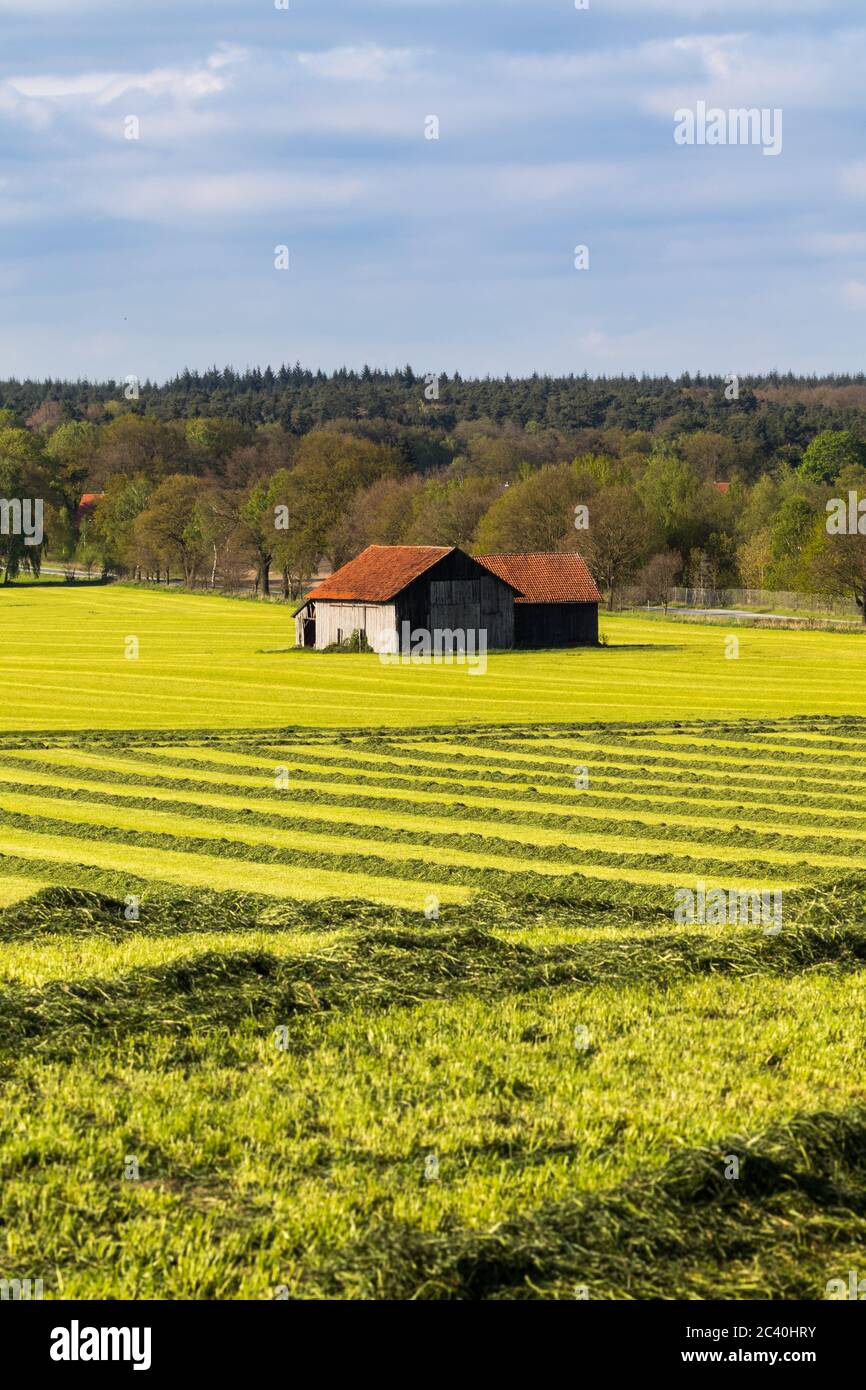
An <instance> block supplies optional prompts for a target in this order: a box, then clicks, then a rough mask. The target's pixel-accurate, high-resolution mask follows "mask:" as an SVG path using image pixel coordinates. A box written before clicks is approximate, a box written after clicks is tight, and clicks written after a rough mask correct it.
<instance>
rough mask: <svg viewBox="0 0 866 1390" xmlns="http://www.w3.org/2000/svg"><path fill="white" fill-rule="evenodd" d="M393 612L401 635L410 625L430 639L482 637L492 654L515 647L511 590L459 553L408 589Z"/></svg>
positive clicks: (400, 595)
mask: <svg viewBox="0 0 866 1390" xmlns="http://www.w3.org/2000/svg"><path fill="white" fill-rule="evenodd" d="M396 607H397V617H398V631H400V632H401V633H402V626H401V625H402V623H403V622H408V623H410V624H411V626H412V628H422V629H424V630H425V631H427V632H430V633H435V632H436V631H439V632H475V633H478V632H486V633H487V639H486V640H487V646H488V648H490V649H494V648H503V647H512V646H513V645H514V595H513V592H512V590H511V589H510V588H509V586H508V585H507V584H504V583H503V582H502V580H501V579H497V577H496V575H494V574H491V573H490V571H489V570H486V569H485V568H484V567H483V565H479V564H478V563H477V561H475V560H473V559H472V557H471V556H470V555H464V554H463V552H462V551H452V553H451V554H450V555H446V556H445V557H444V558H443V559H442V560H441V561H440V562H439V564H438V565H434V566H433V568H432V569H430V570H428V571H427V573H426V574H422V575H421V576H420V578H418V579H416V580H414V581H413V583H411V584H409V585H408V586H407V588H405V589H404V590H403V592H402V594H399V595H398V597H397V602H396ZM475 645H476V647H477V645H478V643H477V639H476V642H475Z"/></svg>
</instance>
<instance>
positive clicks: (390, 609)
mask: <svg viewBox="0 0 866 1390" xmlns="http://www.w3.org/2000/svg"><path fill="white" fill-rule="evenodd" d="M312 608H313V609H314V610H315V619H316V648H317V650H318V651H323V650H324V648H325V647H331V646H334V645H335V643H337V642H345V641H346V639H347V638H348V637H351V636H352V633H353V632H363V633H364V635H365V636H366V638H367V641H368V642H369V644H370V646H371V647H372V648H373V650H374V651H378V650H379V646H378V644H379V642H380V641H381V639H382V638H383V637H384V636H385V634H386V633H387V632H388V631H390V630H393V628H394V627H395V626H396V622H397V617H396V611H395V608H394V604H393V603H329V602H324V601H322V602H319V603H314V604H313V605H312ZM310 611H311V610H310V609H309V608H308V609H302V610H301V612H300V613H299V614H298V616H297V618H296V619H295V624H296V632H297V640H298V644H299V645H303V620H304V618H305V617H308V616H309V615H310Z"/></svg>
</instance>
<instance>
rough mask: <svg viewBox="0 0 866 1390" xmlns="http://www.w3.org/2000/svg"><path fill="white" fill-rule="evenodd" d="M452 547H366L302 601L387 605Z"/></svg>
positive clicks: (447, 553)
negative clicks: (327, 600)
mask: <svg viewBox="0 0 866 1390" xmlns="http://www.w3.org/2000/svg"><path fill="white" fill-rule="evenodd" d="M454 549H455V547H454V546H453V545H368V546H367V549H366V550H362V551H361V554H360V555H356V557H355V559H354V560H350V561H349V562H348V564H346V565H341V566H340V568H339V569H338V570H334V573H333V574H329V575H328V578H327V579H323V580H322V582H321V584H317V585H316V587H315V589H311V590H310V592H309V593H308V594H307V597H306V598H305V599H304V603H305V604H306V603H309V601H310V600H311V599H331V600H333V601H335V602H337V603H387V602H388V600H389V599H391V598H394V596H395V595H396V594H399V593H401V592H402V590H403V589H405V588H406V586H407V584H411V583H412V580H413V579H417V578H418V576H419V575H420V574H423V573H424V571H425V570H429V569H430V567H431V566H432V565H435V564H436V563H437V561H439V560H441V559H442V558H443V556H445V555H450V554H451V551H452V550H454Z"/></svg>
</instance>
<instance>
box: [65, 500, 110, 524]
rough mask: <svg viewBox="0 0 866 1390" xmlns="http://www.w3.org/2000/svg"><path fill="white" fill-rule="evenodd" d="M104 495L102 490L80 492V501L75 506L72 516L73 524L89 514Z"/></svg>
mask: <svg viewBox="0 0 866 1390" xmlns="http://www.w3.org/2000/svg"><path fill="white" fill-rule="evenodd" d="M104 496H105V493H104V492H83V493H82V494H81V501H80V502H79V504H78V506H77V507H76V508H75V515H74V517H73V521H74V522H75V524H76V525H78V523H79V522H80V521H83V520H84V518H85V517H86V516H90V513H91V512H92V511H93V509H94V507H96V506H98V504H99V503H100V502H101V501H102V499H103V497H104Z"/></svg>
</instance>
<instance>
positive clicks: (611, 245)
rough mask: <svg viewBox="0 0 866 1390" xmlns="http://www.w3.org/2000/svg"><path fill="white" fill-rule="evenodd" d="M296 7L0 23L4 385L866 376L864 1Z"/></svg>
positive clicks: (403, 1)
mask: <svg viewBox="0 0 866 1390" xmlns="http://www.w3.org/2000/svg"><path fill="white" fill-rule="evenodd" d="M578 2H579V3H581V4H582V3H583V2H584V0H578ZM284 3H286V0H139V3H137V4H129V3H122V0H0V376H4V377H5V376H16V377H25V376H31V377H36V378H39V379H42V378H45V377H48V376H52V377H61V376H62V377H72V378H78V377H88V378H91V379H100V380H101V379H106V378H114V379H117V380H120V379H122V378H123V377H125V376H127V375H130V374H132V375H135V376H137V377H139V378H140V379H142V380H145V379H148V378H149V379H151V380H165V379H166V378H168V377H170V376H172V375H174V374H175V373H176V372H178V371H181V370H182V369H183V368H184V367H190V368H200V369H203V368H206V367H209V366H211V365H214V364H216V365H219V366H224V365H232V366H234V367H237V368H239V369H243V368H244V367H247V366H265V365H266V364H268V363H269V364H271V365H272V366H277V365H279V364H280V363H282V362H295V361H300V362H301V363H302V364H304V365H305V366H310V367H313V368H322V369H325V370H333V369H335V368H338V367H340V366H343V365H345V366H349V367H356V368H357V367H361V366H362V365H363V364H364V363H365V362H367V363H370V364H371V365H375V366H380V367H396V366H402V365H403V364H405V363H407V362H408V363H410V364H411V365H412V366H413V367H414V368H415V370H416V371H419V372H427V371H430V372H453V371H455V370H459V371H460V372H462V373H463V374H464V375H475V376H485V375H487V374H488V373H489V374H490V375H503V374H505V373H511V374H512V375H526V374H530V373H532V372H534V371H538V372H551V373H557V374H560V373H562V374H567V373H571V372H574V373H583V372H588V373H589V374H590V375H599V374H607V375H614V374H618V373H620V372H627V373H641V372H648V373H653V374H658V373H670V374H672V375H675V374H679V373H680V372H683V371H691V372H695V371H706V372H719V373H729V372H730V373H734V372H735V373H739V374H746V373H752V372H761V371H768V370H773V369H777V370H780V371H787V370H791V371H795V372H817V373H825V372H834V371H837V372H845V371H859V370H862V369H863V368H864V365H866V363H864V355H866V354H864V344H866V120H864V116H866V96H864V73H866V7H864V3H863V0H822V2H821V3H818V0H588V8H580V9H579V8H577V6H576V5H575V3H574V0H354V2H353V0H288V8H282V6H283V4H284ZM278 6H280V8H278ZM699 103H705V104H706V108H707V109H708V110H709V111H710V112H711V113H712V112H713V111H721V112H723V113H724V115H725V117H726V118H727V113H728V112H729V111H731V110H734V109H738V108H741V107H745V108H755V109H757V110H759V111H766V113H767V119H768V120H769V119H771V118H772V119H778V120H779V121H780V122H781V125H780V127H779V129H780V131H781V135H782V140H781V150H780V152H779V153H778V154H766V153H765V152H764V146H763V145H762V144H760V143H743V142H740V143H726V144H710V143H702V144H698V143H679V142H678V139H677V138H676V134H677V130H678V128H679V129H680V131H681V132H682V129H683V126H682V119H683V118H682V116H678V115H677V113H682V112H684V111H687V112H691V113H693V114H694V113H697V112H698V111H699ZM775 112H780V113H781V116H780V117H778V118H776V117H774V116H773V113H775ZM432 117H435V118H436V122H438V131H437V130H436V128H435V125H434V123H433V122H432V121H431V118H432ZM698 129H699V126H698V124H697V123H696V124H695V131H696V132H697V130H698ZM767 129H768V130H769V127H768V128H767ZM434 133H436V134H438V138H435V139H434V138H428V137H429V136H431V135H432V134H434ZM731 133H733V132H731ZM131 137H133V138H131ZM134 137H137V138H134ZM766 143H767V142H765V144H766ZM283 247H285V248H287V250H286V252H283V253H280V251H279V250H278V248H283ZM577 247H586V248H587V251H586V252H585V253H580V254H578V255H576V248H577ZM286 261H287V262H288V268H287V269H281V268H278V265H277V263H278V262H279V263H285V262H286ZM576 261H580V263H581V265H582V266H586V268H578V267H577V265H576Z"/></svg>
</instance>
